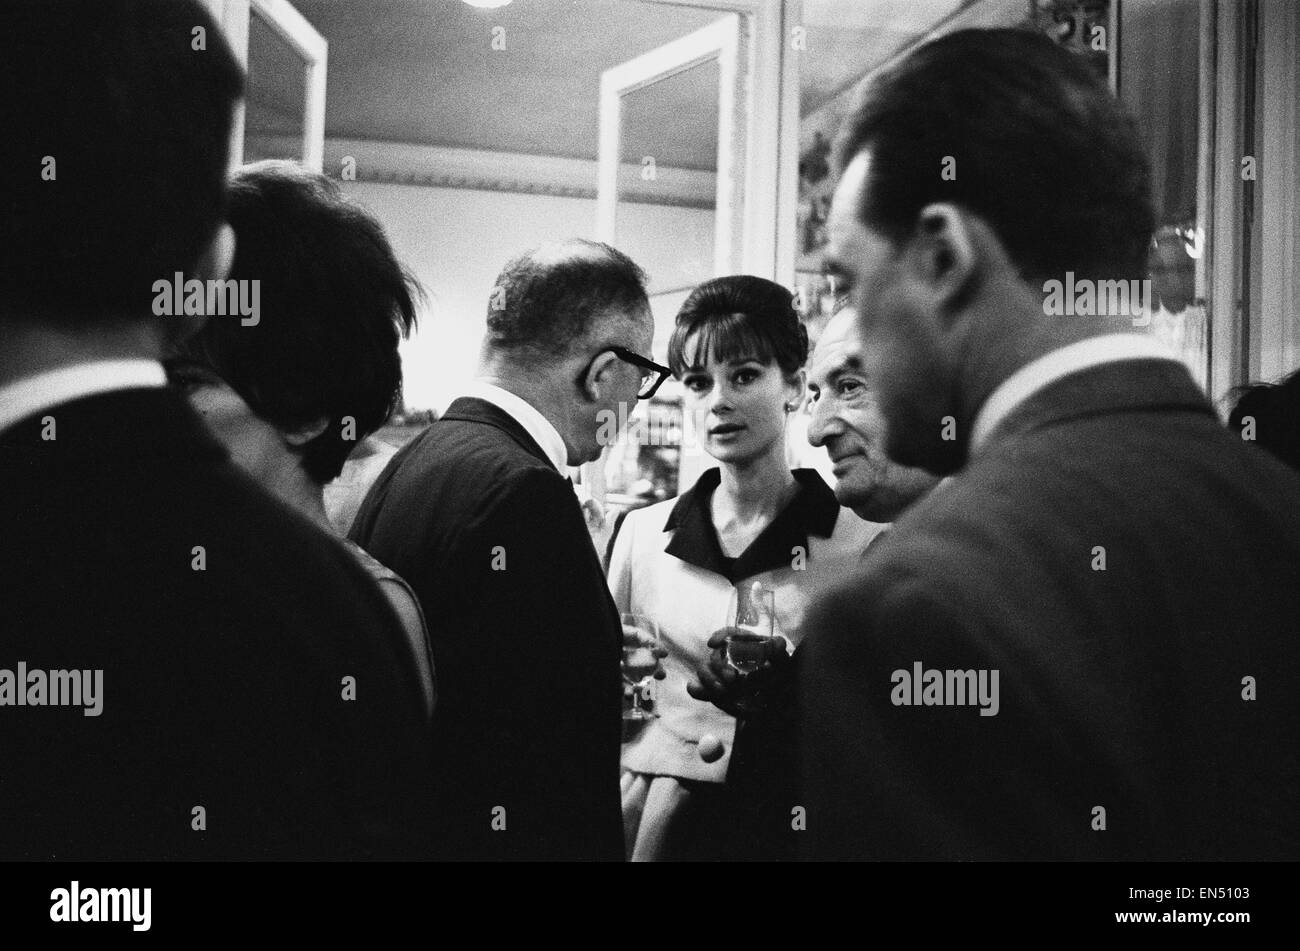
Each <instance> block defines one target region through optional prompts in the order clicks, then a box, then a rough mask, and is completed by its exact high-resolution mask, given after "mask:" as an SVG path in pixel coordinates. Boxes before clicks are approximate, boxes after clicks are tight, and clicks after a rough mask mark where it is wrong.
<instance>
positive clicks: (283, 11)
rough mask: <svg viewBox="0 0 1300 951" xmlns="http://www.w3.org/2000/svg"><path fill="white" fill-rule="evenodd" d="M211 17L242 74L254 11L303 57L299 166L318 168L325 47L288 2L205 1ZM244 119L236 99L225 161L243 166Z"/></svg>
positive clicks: (322, 149)
mask: <svg viewBox="0 0 1300 951" xmlns="http://www.w3.org/2000/svg"><path fill="white" fill-rule="evenodd" d="M205 2H206V3H207V6H208V10H209V11H211V13H212V17H213V19H215V20H216V21H217V23H218V24H220V26H221V28H222V30H223V31H224V32H225V34H226V42H228V43H229V44H230V47H231V49H232V50H234V53H235V56H236V57H237V58H238V59H239V63H240V65H241V66H243V67H244V70H245V72H247V70H248V30H249V22H250V20H251V18H252V16H253V14H254V13H256V14H257V15H258V16H259V17H261V18H262V21H263V22H265V23H266V24H267V25H268V26H269V27H271V29H273V30H274V31H275V33H276V35H277V36H279V37H280V38H281V39H282V40H284V41H285V42H286V43H288V44H289V45H290V46H291V47H292V48H293V50H294V52H296V53H297V54H298V55H299V56H301V57H302V59H303V68H304V70H305V71H306V84H305V85H306V93H305V96H304V101H303V106H304V116H305V118H304V121H303V130H302V159H301V161H302V164H303V165H304V166H305V167H306V168H309V169H311V170H312V171H313V172H319V171H321V169H322V163H323V161H324V158H325V79H326V75H327V73H328V70H329V43H328V42H327V41H326V39H325V37H323V36H321V34H320V33H319V32H318V31H317V29H316V28H315V27H314V26H312V25H311V23H309V22H308V21H307V18H306V17H304V16H303V15H302V14H301V13H299V12H298V11H297V9H295V8H294V6H293V4H292V3H290V2H289V0H205ZM244 116H245V106H244V101H243V100H242V99H241V100H240V101H239V103H238V104H237V106H236V108H235V117H234V123H233V124H232V128H231V134H230V162H231V165H232V166H239V165H242V164H244Z"/></svg>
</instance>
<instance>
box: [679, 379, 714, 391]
mask: <svg viewBox="0 0 1300 951" xmlns="http://www.w3.org/2000/svg"><path fill="white" fill-rule="evenodd" d="M682 386H684V387H686V388H687V389H688V390H690V391H691V392H692V393H698V392H700V391H701V390H704V389H707V388H708V386H709V381H708V380H707V379H705V378H704V377H702V376H688V377H687V378H686V379H684V380H682Z"/></svg>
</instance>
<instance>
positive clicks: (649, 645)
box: [623, 626, 668, 742]
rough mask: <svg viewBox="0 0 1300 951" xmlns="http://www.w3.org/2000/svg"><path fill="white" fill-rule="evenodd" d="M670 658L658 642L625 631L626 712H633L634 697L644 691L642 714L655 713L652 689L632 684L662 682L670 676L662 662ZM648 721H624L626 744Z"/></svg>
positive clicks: (624, 696)
mask: <svg viewBox="0 0 1300 951" xmlns="http://www.w3.org/2000/svg"><path fill="white" fill-rule="evenodd" d="M667 656H668V649H667V648H665V647H660V646H658V645H657V643H656V642H655V640H654V639H653V638H651V637H647V636H646V635H645V634H644V633H643V632H642V631H639V630H637V629H636V628H634V627H628V626H625V627H624V628H623V712H624V713H626V712H627V711H628V710H631V709H632V694H633V693H634V692H635V691H637V690H642V689H644V692H643V693H642V695H641V697H640V704H639V706H640V707H641V709H642V710H654V699H653V698H652V697H651V696H650V689H649V685H648V684H647V685H646V687H645V688H641V687H634V686H633V685H632V683H630V682H629V681H632V682H635V683H640V682H641V681H642V680H644V679H645V678H647V677H652V678H654V679H655V680H663V679H664V678H665V677H666V676H668V674H667V672H666V671H665V670H664V665H663V659H664V658H665V657H667ZM645 722H647V721H645V720H624V721H623V741H624V742H627V740H629V739H630V738H631V736H632V735H634V734H635V733H638V732H640V729H641V726H642V724H644V723H645Z"/></svg>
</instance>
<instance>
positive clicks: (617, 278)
mask: <svg viewBox="0 0 1300 951" xmlns="http://www.w3.org/2000/svg"><path fill="white" fill-rule="evenodd" d="M645 280H646V277H645V272H643V271H642V270H641V268H639V267H637V265H636V264H635V263H633V262H632V260H631V258H629V257H628V256H627V255H625V254H623V253H622V252H621V251H618V250H616V249H614V248H611V247H610V246H609V245H607V244H601V243H600V242H597V241H586V240H582V239H578V238H575V239H572V240H570V241H564V242H559V243H555V244H545V245H542V246H541V247H538V248H534V249H532V250H531V251H527V252H525V253H524V254H521V255H519V256H518V257H516V258H515V259H513V260H512V261H510V263H509V264H507V265H506V266H505V267H504V268H503V269H502V271H501V273H500V274H499V275H498V276H497V280H496V285H495V286H494V287H493V288H492V295H491V297H490V298H489V301H488V312H487V335H486V337H485V338H484V341H483V348H484V353H485V354H486V355H489V356H496V357H505V358H507V359H511V358H514V359H519V358H522V359H523V360H525V361H528V362H543V363H549V362H555V361H556V360H557V359H558V360H562V359H563V358H564V357H565V356H566V355H567V354H569V353H571V352H572V351H573V350H574V348H575V347H576V348H581V347H582V346H583V344H584V342H585V341H587V340H588V339H590V338H591V337H593V336H594V335H599V334H601V333H605V332H608V331H610V330H621V331H623V332H627V331H629V330H632V329H634V328H635V327H637V326H639V325H640V324H641V323H643V322H647V321H649V320H650V319H651V318H650V302H649V300H648V298H647V297H646V291H645ZM620 324H621V325H622V326H617V325H620Z"/></svg>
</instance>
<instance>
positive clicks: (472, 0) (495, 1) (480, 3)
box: [464, 0, 510, 10]
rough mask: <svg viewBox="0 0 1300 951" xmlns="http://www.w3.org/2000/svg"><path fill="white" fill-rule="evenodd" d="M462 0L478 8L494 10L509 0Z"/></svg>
mask: <svg viewBox="0 0 1300 951" xmlns="http://www.w3.org/2000/svg"><path fill="white" fill-rule="evenodd" d="M464 2H465V3H468V4H469V5H470V6H471V7H478V8H479V9H480V10H495V9H496V8H497V7H504V6H505V5H506V4H508V3H509V2H510V0H464Z"/></svg>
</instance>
